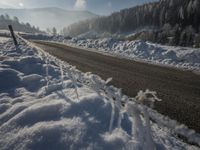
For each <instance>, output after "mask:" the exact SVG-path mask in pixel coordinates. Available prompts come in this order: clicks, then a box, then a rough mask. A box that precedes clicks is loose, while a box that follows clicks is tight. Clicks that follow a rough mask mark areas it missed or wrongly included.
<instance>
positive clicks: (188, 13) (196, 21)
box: [67, 0, 200, 47]
mask: <svg viewBox="0 0 200 150" xmlns="http://www.w3.org/2000/svg"><path fill="white" fill-rule="evenodd" d="M142 27H153V28H155V29H157V30H154V31H143V32H140V33H137V34H135V35H133V36H132V37H130V38H129V39H143V40H150V41H152V42H158V43H162V44H169V45H181V46H192V47H200V44H199V43H200V34H199V33H200V0H160V1H159V2H153V3H148V4H145V5H142V6H137V7H133V8H129V9H124V10H121V11H120V12H116V13H113V14H112V15H110V16H108V17H99V18H96V19H92V20H87V21H82V22H79V23H76V24H73V25H71V26H69V27H68V30H67V33H68V34H70V35H78V34H81V33H84V32H88V31H90V30H94V31H97V32H100V33H104V32H108V33H111V34H114V33H118V34H121V33H127V32H132V31H134V30H136V29H138V28H142Z"/></svg>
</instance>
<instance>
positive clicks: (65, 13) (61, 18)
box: [0, 7, 97, 30]
mask: <svg viewBox="0 0 200 150" xmlns="http://www.w3.org/2000/svg"><path fill="white" fill-rule="evenodd" d="M0 14H8V15H10V16H12V17H13V16H16V17H18V18H19V20H20V21H22V22H29V23H31V24H33V25H35V26H39V27H40V28H41V29H43V30H44V29H46V28H53V27H56V28H57V29H61V28H63V27H65V26H68V25H70V24H72V23H75V22H78V21H81V20H85V19H91V18H95V17H97V15H96V14H94V13H92V12H89V11H74V10H65V9H62V8H58V7H43V8H23V9H12V8H0Z"/></svg>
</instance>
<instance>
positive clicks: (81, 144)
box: [0, 39, 200, 150]
mask: <svg viewBox="0 0 200 150" xmlns="http://www.w3.org/2000/svg"><path fill="white" fill-rule="evenodd" d="M18 40H19V41H20V42H19V43H20V46H19V47H18V49H17V50H16V49H15V47H14V46H13V42H12V40H11V39H9V40H8V41H4V40H0V149H1V150H11V149H12V150H30V149H31V150H55V149H59V150H66V149H71V150H79V149H84V150H85V149H87V150H98V149H99V150H102V149H104V150H106V149H109V150H111V149H113V150H117V149H119V150H121V149H125V150H133V149H134V150H137V149H139V150H147V149H148V150H153V149H155V148H156V149H158V150H172V149H173V150H179V149H180V150H184V149H185V150H198V149H199V148H198V147H196V146H192V145H189V144H186V143H184V142H183V141H182V140H181V139H179V138H178V137H177V136H178V135H182V136H184V137H185V138H186V139H187V140H188V141H190V142H192V143H195V144H196V145H199V146H200V135H199V134H197V133H195V132H194V131H192V130H189V129H188V128H187V127H185V126H183V125H179V124H178V123H177V122H176V121H173V120H170V119H169V118H167V117H164V116H162V115H160V114H159V113H157V112H156V111H154V110H152V109H151V108H147V107H146V106H144V105H142V104H143V102H144V101H146V100H148V101H154V100H159V99H157V98H156V96H155V93H154V92H150V91H148V90H147V91H145V92H142V91H140V92H139V93H138V95H137V96H136V97H135V98H128V97H127V96H125V95H122V93H121V91H120V90H119V89H117V88H115V87H113V86H107V85H106V84H107V83H108V82H109V81H110V79H108V80H107V81H103V80H101V79H100V78H99V77H98V76H96V75H92V74H91V73H86V74H84V73H81V72H80V71H78V70H76V69H75V68H74V67H73V66H70V65H69V64H67V63H64V62H62V61H60V60H58V59H56V58H55V57H53V56H50V55H49V54H47V53H45V52H43V51H42V50H41V49H39V48H37V47H35V46H34V45H31V44H30V43H28V42H27V41H25V40H23V39H18ZM147 95H148V98H147ZM149 95H151V98H149ZM131 100H132V101H131ZM122 102H123V103H124V104H125V106H124V107H123V106H122V105H121V103H122ZM152 103H153V102H152ZM151 120H154V122H152V121H151Z"/></svg>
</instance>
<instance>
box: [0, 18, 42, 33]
mask: <svg viewBox="0 0 200 150" xmlns="http://www.w3.org/2000/svg"><path fill="white" fill-rule="evenodd" d="M10 24H11V25H12V26H13V28H14V30H15V31H18V32H27V33H42V31H40V29H39V27H35V26H31V25H30V24H29V23H22V22H20V21H19V19H18V18H17V17H16V16H14V17H13V18H11V17H10V16H9V15H8V14H2V15H0V29H1V30H7V29H8V25H10Z"/></svg>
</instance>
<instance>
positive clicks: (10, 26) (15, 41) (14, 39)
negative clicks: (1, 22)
mask: <svg viewBox="0 0 200 150" xmlns="http://www.w3.org/2000/svg"><path fill="white" fill-rule="evenodd" d="M8 28H9V30H10V34H11V36H12V38H13V41H14V44H15V47H16V48H17V47H18V43H17V39H16V37H15V34H14V31H13V28H12V25H8Z"/></svg>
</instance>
